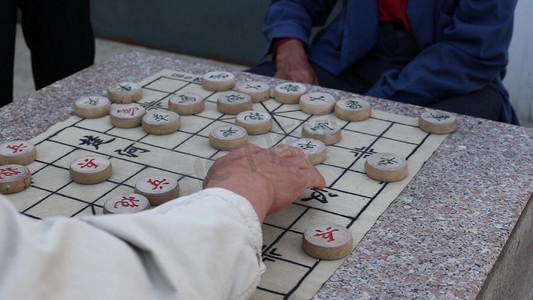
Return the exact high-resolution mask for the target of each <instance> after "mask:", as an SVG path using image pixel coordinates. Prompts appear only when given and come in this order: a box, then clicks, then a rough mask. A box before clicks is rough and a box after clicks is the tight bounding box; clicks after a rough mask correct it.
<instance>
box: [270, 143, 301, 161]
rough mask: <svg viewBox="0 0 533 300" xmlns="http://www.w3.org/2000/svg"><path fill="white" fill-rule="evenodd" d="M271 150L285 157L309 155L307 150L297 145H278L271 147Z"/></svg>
mask: <svg viewBox="0 0 533 300" xmlns="http://www.w3.org/2000/svg"><path fill="white" fill-rule="evenodd" d="M270 151H271V152H273V153H274V154H275V155H277V156H280V157H283V158H290V157H307V155H306V154H305V152H303V150H301V149H300V148H297V147H292V146H289V145H277V146H274V147H272V148H270Z"/></svg>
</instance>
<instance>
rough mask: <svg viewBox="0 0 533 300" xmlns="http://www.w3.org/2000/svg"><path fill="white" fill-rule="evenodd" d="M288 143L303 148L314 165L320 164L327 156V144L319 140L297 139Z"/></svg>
mask: <svg viewBox="0 0 533 300" xmlns="http://www.w3.org/2000/svg"><path fill="white" fill-rule="evenodd" d="M288 145H290V146H293V147H297V148H300V149H302V150H303V151H304V152H305V153H306V154H307V158H308V159H309V161H310V162H311V163H312V164H313V165H318V164H319V163H321V162H323V161H324V160H326V158H327V153H326V145H325V144H324V143H322V142H321V141H319V140H315V139H307V138H304V139H296V140H293V141H291V142H289V143H288Z"/></svg>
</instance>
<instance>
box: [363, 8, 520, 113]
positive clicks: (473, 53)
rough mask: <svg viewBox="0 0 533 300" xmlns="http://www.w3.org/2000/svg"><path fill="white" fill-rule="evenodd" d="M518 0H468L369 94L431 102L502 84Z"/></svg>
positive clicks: (399, 99)
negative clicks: (414, 53) (402, 64)
mask: <svg viewBox="0 0 533 300" xmlns="http://www.w3.org/2000/svg"><path fill="white" fill-rule="evenodd" d="M515 5H516V0H464V1H458V6H457V8H456V9H455V11H454V12H453V14H452V15H447V14H442V15H441V16H438V18H440V20H441V22H439V24H437V25H436V26H437V28H436V29H435V30H436V36H435V42H434V43H433V44H431V45H429V46H428V47H426V48H424V49H423V50H422V52H421V53H420V54H419V55H418V56H417V57H416V58H415V59H414V60H413V61H411V62H410V63H409V64H408V65H407V66H406V67H405V68H404V69H402V70H401V71H400V70H390V71H388V72H385V73H384V74H383V75H382V77H381V78H380V79H379V80H378V82H377V83H376V84H375V85H374V86H373V87H372V88H371V89H370V90H369V91H368V95H371V96H375V97H379V98H385V99H392V100H396V101H401V102H407V103H412V104H417V105H428V104H430V103H433V102H436V101H437V100H438V99H439V98H442V97H444V96H447V95H454V94H466V93H469V92H471V91H475V90H479V89H481V88H483V87H485V86H486V85H488V84H489V83H495V82H499V81H500V80H501V79H502V77H503V74H504V72H505V67H506V65H507V62H508V54H507V50H508V47H509V44H510V40H511V34H512V26H513V13H514V7H515Z"/></svg>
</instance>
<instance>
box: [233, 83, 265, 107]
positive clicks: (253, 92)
mask: <svg viewBox="0 0 533 300" xmlns="http://www.w3.org/2000/svg"><path fill="white" fill-rule="evenodd" d="M236 89H237V91H239V92H242V93H246V94H248V95H250V97H251V98H252V102H254V103H257V102H262V101H265V100H267V99H268V98H270V86H269V85H268V84H267V83H265V82H262V81H250V82H241V83H238V84H237V87H236Z"/></svg>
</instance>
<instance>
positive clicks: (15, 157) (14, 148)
mask: <svg viewBox="0 0 533 300" xmlns="http://www.w3.org/2000/svg"><path fill="white" fill-rule="evenodd" d="M36 157H37V150H36V149H35V146H34V145H33V143H32V142H30V141H23V140H14V141H8V142H4V143H2V144H0V165H7V164H15V165H24V166H25V165H29V164H31V163H32V162H33V161H34V160H35V158H36Z"/></svg>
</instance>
